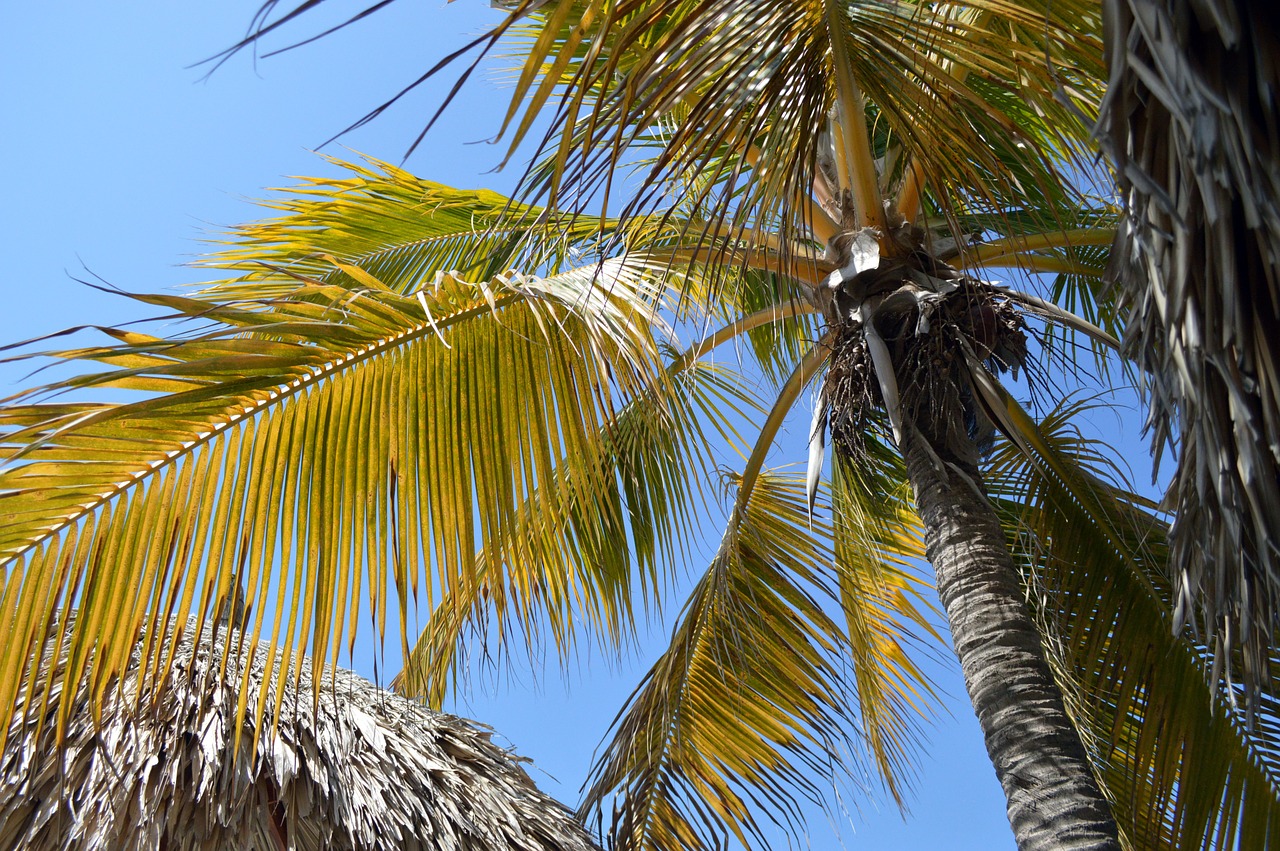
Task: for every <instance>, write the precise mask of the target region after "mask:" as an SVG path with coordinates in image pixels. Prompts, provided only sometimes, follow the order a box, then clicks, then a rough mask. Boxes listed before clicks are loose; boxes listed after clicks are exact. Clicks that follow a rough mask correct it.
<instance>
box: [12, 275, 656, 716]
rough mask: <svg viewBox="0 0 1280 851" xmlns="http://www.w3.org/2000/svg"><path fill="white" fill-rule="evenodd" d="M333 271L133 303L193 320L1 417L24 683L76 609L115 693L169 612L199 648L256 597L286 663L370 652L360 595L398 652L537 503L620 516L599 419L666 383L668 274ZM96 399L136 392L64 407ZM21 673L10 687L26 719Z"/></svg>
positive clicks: (89, 664)
mask: <svg viewBox="0 0 1280 851" xmlns="http://www.w3.org/2000/svg"><path fill="white" fill-rule="evenodd" d="M331 262H332V264H333V271H334V273H335V274H333V275H332V276H330V280H329V281H327V282H326V281H322V280H318V279H314V278H309V277H303V276H299V275H298V274H297V273H296V272H292V271H289V270H287V269H284V268H283V267H274V270H275V273H274V276H271V277H265V278H262V279H255V280H254V281H253V282H251V283H249V282H245V281H243V280H241V281H239V282H233V283H232V284H230V285H228V286H226V287H223V288H218V287H214V288H212V289H210V290H209V291H208V292H206V293H205V294H203V295H200V296H197V297H183V296H169V295H161V296H154V295H152V296H137V297H136V298H137V299H138V300H139V301H142V302H144V303H148V304H152V305H160V306H164V307H167V308H169V309H170V310H172V311H173V317H174V318H178V319H188V320H193V321H195V322H196V323H197V325H198V326H199V327H197V329H196V330H194V331H192V332H190V333H188V334H185V335H175V336H172V337H170V338H167V339H162V338H157V337H152V336H147V335H144V334H141V333H139V332H136V331H111V332H110V333H111V334H112V335H113V336H114V337H115V339H116V341H117V342H115V343H113V344H108V345H104V346H92V347H86V348H81V349H74V350H64V351H60V352H55V353H53V354H55V355H57V356H60V357H63V358H69V359H72V360H74V361H78V362H81V363H84V364H99V365H105V366H106V367H107V369H105V370H101V371H97V372H91V373H87V374H85V375H81V376H77V377H74V378H71V379H67V380H64V381H61V382H58V383H55V384H53V385H51V386H49V387H46V388H40V389H38V390H37V391H32V392H29V393H27V394H23V395H21V396H19V397H17V398H15V399H11V400H9V402H8V403H7V404H6V406H5V407H3V408H0V427H2V428H3V432H2V433H0V457H3V459H4V461H5V466H4V467H3V469H2V470H0V511H3V513H4V514H5V516H6V518H7V522H6V523H5V525H4V527H3V529H2V530H0V558H2V559H3V567H4V569H5V575H6V587H5V596H4V602H3V610H2V611H0V631H2V633H3V634H4V635H5V636H6V638H7V641H6V642H5V647H4V650H3V652H2V654H0V660H2V664H3V666H4V668H5V670H6V671H8V672H10V673H14V674H17V673H21V672H22V671H24V670H26V669H27V667H28V666H30V665H32V664H35V663H36V662H37V661H38V656H37V655H36V651H37V650H38V645H37V643H36V642H37V636H39V635H41V634H47V631H48V630H49V629H50V628H52V625H53V623H54V621H55V620H60V622H61V623H62V624H63V626H62V627H61V628H64V629H65V628H67V626H66V625H67V623H68V621H67V620H66V618H67V617H68V615H67V613H69V612H71V611H72V610H73V609H78V610H79V611H80V613H81V614H80V617H79V618H78V619H77V620H76V622H75V626H74V628H71V634H72V650H71V656H70V662H69V666H70V667H69V668H68V672H69V673H68V675H69V676H70V677H72V678H78V677H80V676H82V675H84V673H85V671H86V670H89V671H90V676H91V681H92V684H93V690H94V691H93V693H94V695H95V696H98V697H100V696H101V695H102V694H103V693H104V690H105V688H106V687H107V684H108V683H109V682H111V680H112V678H113V676H114V675H116V674H118V673H120V671H121V670H122V666H123V665H125V664H126V663H127V660H128V658H129V653H130V652H131V649H132V647H133V644H134V642H135V641H136V640H137V637H138V636H139V635H141V634H143V628H144V624H145V634H146V636H147V639H146V641H147V647H146V653H145V659H146V664H147V665H148V666H150V669H151V671H152V673H153V675H156V676H163V675H164V674H165V673H166V672H167V670H168V665H169V664H171V662H172V658H173V657H172V646H173V638H174V637H173V636H172V635H170V634H169V627H167V626H165V624H167V623H168V622H169V620H168V619H169V618H170V616H175V617H176V619H175V621H174V623H175V624H176V626H175V627H174V629H175V630H176V632H177V633H178V634H179V635H180V634H181V633H182V632H183V631H184V630H185V629H186V626H185V624H186V620H187V618H188V617H189V616H192V617H194V618H195V620H196V622H197V629H198V628H200V624H202V623H203V622H204V621H205V620H206V619H207V618H209V617H218V616H222V617H235V618H237V619H238V620H239V619H242V618H243V617H244V616H242V615H238V614H236V613H233V612H232V611H231V610H232V609H233V608H238V607H239V606H240V605H243V607H244V608H246V609H247V610H248V612H250V613H251V614H250V615H249V616H248V617H249V620H250V621H251V627H249V631H250V633H251V635H252V637H253V638H254V639H255V640H256V638H257V636H258V635H259V633H260V631H261V630H262V629H263V626H264V623H265V624H269V626H270V630H271V635H272V639H273V644H274V643H277V642H278V639H280V638H281V637H283V639H284V641H283V646H282V650H281V653H282V655H283V656H284V657H287V656H288V655H289V654H290V653H291V652H292V653H297V654H299V656H300V654H302V653H303V652H304V650H306V649H307V645H308V643H310V645H311V646H310V652H311V653H312V656H313V662H314V664H315V665H316V666H319V665H322V664H324V663H325V662H326V661H328V660H330V659H334V658H336V657H337V654H338V653H339V651H340V648H341V647H342V645H343V641H342V636H343V634H344V631H345V632H346V633H347V645H348V647H349V646H350V642H351V641H353V640H354V630H355V624H356V622H357V619H358V617H359V613H360V610H361V606H362V601H363V602H364V604H366V605H367V606H368V609H369V617H370V618H371V619H372V621H373V623H374V625H375V628H376V630H377V631H378V633H379V634H385V628H386V618H387V615H388V613H389V611H391V610H393V609H398V610H399V614H400V621H401V635H402V640H403V635H404V619H405V616H406V613H407V610H408V608H409V607H410V606H411V605H412V604H413V600H414V599H415V597H416V595H417V594H418V593H420V592H421V591H425V593H426V594H427V595H428V597H427V599H428V603H430V602H431V599H432V596H433V595H435V594H437V593H439V591H440V590H441V588H443V587H445V586H446V585H447V583H448V582H449V581H450V580H451V579H452V578H454V577H458V576H466V575H467V574H468V572H469V571H470V570H471V569H472V565H473V562H474V553H475V551H476V548H477V546H478V545H480V546H484V547H485V548H487V549H490V550H492V551H494V552H502V551H504V550H505V549H506V548H508V547H514V546H517V545H518V544H519V543H520V541H519V540H518V539H514V538H513V535H514V534H516V532H517V530H516V528H515V518H516V517H517V514H518V511H519V509H520V506H521V505H522V504H523V502H524V500H525V497H526V495H527V494H528V493H529V492H530V491H532V490H534V489H537V488H539V487H540V486H543V485H546V484H548V483H551V482H554V481H558V482H559V485H560V486H559V488H558V490H556V491H555V492H554V493H553V492H550V491H548V493H547V494H546V497H545V500H544V505H545V506H546V508H547V510H548V511H549V512H551V513H552V514H553V515H554V513H555V512H557V511H565V510H567V506H569V505H571V504H573V503H575V502H592V501H595V500H596V499H597V497H599V499H600V503H601V505H602V506H608V504H609V503H608V500H607V497H608V493H600V494H597V493H595V492H593V491H592V489H591V486H592V484H593V483H598V482H599V477H598V476H595V475H594V472H595V468H596V466H597V465H598V464H599V463H600V459H599V458H598V457H597V455H598V453H597V452H596V450H597V448H598V447H599V446H600V445H601V438H600V437H599V432H600V430H601V428H602V423H604V422H605V421H606V420H607V419H608V418H609V416H611V415H612V413H613V411H614V410H615V408H616V407H617V405H618V404H619V402H618V400H619V399H625V398H627V397H628V396H631V395H635V394H638V393H641V392H644V391H645V390H646V389H647V388H648V387H650V386H651V385H652V384H653V383H654V382H655V381H663V380H665V373H664V372H663V371H662V369H661V362H660V359H659V357H658V352H657V348H656V345H657V341H656V340H655V338H654V336H653V334H654V333H655V330H656V329H658V328H660V327H661V324H660V323H658V324H655V321H654V320H655V313H654V311H655V310H656V307H657V303H658V301H659V299H660V297H661V283H660V282H661V276H662V274H663V270H662V269H658V270H654V269H651V268H649V267H647V266H645V265H644V264H643V263H639V262H632V261H627V260H617V261H610V262H608V263H605V264H604V265H601V264H599V263H592V264H590V265H589V266H587V267H585V268H580V269H571V270H566V271H563V272H561V273H559V274H557V275H551V276H548V277H545V278H540V277H533V276H519V275H507V276H499V277H497V278H494V279H493V280H490V281H481V282H469V281H466V280H463V279H460V278H458V277H455V276H453V275H450V274H437V275H436V276H435V278H434V281H432V282H429V283H428V284H427V286H425V287H421V288H419V289H417V290H416V291H414V292H412V293H411V294H404V293H400V292H396V291H394V290H393V289H392V288H390V287H389V286H387V285H386V284H384V283H382V282H380V281H378V280H377V279H375V278H374V277H373V276H372V275H370V274H368V273H367V272H366V271H364V270H362V269H360V268H359V267H357V266H355V265H352V264H351V263H348V262H345V261H342V260H338V259H336V258H335V259H334V260H333V261H331ZM338 272H341V273H344V274H338ZM255 287H257V288H260V289H261V291H262V292H266V293H268V294H269V295H267V296H264V297H259V298H256V299H254V298H248V297H247V296H248V294H249V293H250V292H252V291H254V289H255ZM232 293H234V294H235V295H230V296H229V294H232ZM90 390H92V391H110V392H116V391H122V390H123V391H141V398H138V397H137V396H135V397H134V399H133V400H132V401H122V402H109V403H95V402H81V401H76V399H78V398H79V397H78V396H76V395H73V396H72V397H70V399H69V400H63V398H62V395H61V394H63V392H64V391H76V393H82V392H84V391H90ZM559 466H563V467H564V468H565V474H564V476H563V478H560V479H558V480H557V478H556V477H557V469H558V467H559ZM477 494H479V495H482V496H483V498H482V499H479V498H477ZM393 589H394V593H395V599H394V600H389V599H388V597H389V594H390V593H391V592H392V591H393ZM237 600H238V601H239V602H237ZM60 612H61V613H62V614H59V613H60ZM406 650H407V647H406ZM273 658H274V657H273ZM286 668H287V666H285V667H281V669H280V670H281V672H282V673H281V676H283V672H284V671H285V670H286ZM20 679H21V677H19V676H16V675H15V676H13V677H10V678H9V679H7V680H6V681H5V684H4V685H3V687H0V690H2V693H0V697H3V698H4V699H5V700H7V701H8V702H9V703H10V704H12V701H13V698H14V697H15V694H16V692H14V689H15V688H16V684H17V683H18V682H19V681H20ZM37 679H39V678H38V677H37ZM41 682H43V683H44V684H45V686H46V687H48V686H49V684H50V683H51V682H52V680H48V679H44V680H41ZM31 693H33V694H34V693H36V691H35V690H33V691H32V692H31ZM72 693H73V692H71V691H66V692H65V693H64V694H63V695H62V697H61V698H58V697H57V696H56V695H51V694H50V693H49V692H48V691H46V692H45V693H44V696H43V697H42V698H40V699H41V700H50V699H59V700H61V701H62V703H61V706H62V709H63V710H64V712H63V714H62V715H61V716H60V718H61V721H62V722H63V723H65V720H66V717H65V710H67V709H68V708H69V706H70V702H69V701H70V697H69V695H71V694H72ZM242 708H243V707H242ZM264 708H265V707H264V706H263V705H262V704H261V703H259V704H258V706H257V711H258V712H259V713H260V712H262V711H264Z"/></svg>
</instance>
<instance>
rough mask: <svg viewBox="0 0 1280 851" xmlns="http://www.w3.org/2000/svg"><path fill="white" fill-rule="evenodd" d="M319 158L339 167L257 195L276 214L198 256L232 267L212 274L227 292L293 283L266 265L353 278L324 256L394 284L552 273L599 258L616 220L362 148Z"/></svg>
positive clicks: (407, 286)
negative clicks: (435, 177)
mask: <svg viewBox="0 0 1280 851" xmlns="http://www.w3.org/2000/svg"><path fill="white" fill-rule="evenodd" d="M326 159H327V160H328V162H329V163H330V164H331V165H333V166H336V167H338V168H341V169H342V170H343V172H344V174H343V175H342V176H341V177H332V178H308V179H305V180H304V181H303V182H302V183H301V184H300V185H297V186H294V187H290V188H289V189H286V190H283V192H284V194H283V195H282V196H279V197H276V198H273V199H271V200H268V201H264V202H262V205H263V206H264V207H266V208H267V209H271V210H278V211H279V212H280V213H281V215H280V216H279V217H277V218H274V219H266V220H263V221H257V222H253V223H251V224H247V225H242V226H240V227H238V228H235V229H234V230H233V231H232V232H231V234H230V240H229V242H228V244H227V246H226V247H225V248H223V249H222V250H220V251H218V253H217V254H215V255H213V256H212V257H209V258H206V259H205V260H204V261H203V262H201V263H200V264H198V265H200V266H203V267H207V268H212V269H216V270H218V271H219V272H220V273H223V274H225V273H228V272H230V273H233V274H236V275H238V277H237V278H235V279H234V280H232V281H224V282H220V283H219V291H220V292H221V293H222V294H223V295H224V296H225V297H228V298H232V297H236V294H239V293H247V294H249V296H250V297H253V298H261V297H262V296H264V295H267V292H266V291H265V290H264V289H263V286H264V281H265V280H267V279H272V280H275V281H276V282H277V283H279V284H280V285H281V286H282V287H284V288H285V289H286V290H288V289H289V288H290V287H291V286H292V282H291V281H290V279H289V278H288V277H284V276H281V275H280V274H279V273H278V272H277V271H276V270H274V269H272V268H271V267H272V266H279V267H282V268H286V269H288V270H289V271H290V272H293V273H294V274H297V275H302V276H305V277H311V278H315V279H316V280H320V281H324V282H326V283H329V282H337V283H339V284H340V285H342V286H347V287H351V286H353V285H354V283H355V282H354V281H352V280H349V279H347V273H346V272H344V271H343V270H342V269H341V268H340V267H339V266H337V265H336V264H335V263H334V262H333V260H332V258H342V261H343V262H344V263H347V264H350V265H352V266H355V267H356V268H358V269H359V270H361V272H362V273H364V274H366V275H369V276H371V277H373V278H376V279H377V280H378V281H380V282H381V283H382V284H384V285H386V286H387V287H388V288H390V289H392V290H394V291H396V292H400V293H408V292H411V291H413V290H415V289H418V288H420V287H421V286H423V284H424V283H425V282H428V281H431V280H432V279H433V278H434V277H435V275H436V274H437V273H441V272H452V273H454V274H456V275H458V276H460V277H463V278H465V279H467V280H489V279H490V278H493V277H494V276H495V275H499V274H501V273H503V272H506V271H507V270H509V269H520V270H523V271H525V272H538V273H541V274H544V275H545V274H554V273H556V272H559V271H562V270H564V269H567V268H572V267H577V266H583V265H585V264H587V263H588V262H590V261H591V260H594V259H599V256H600V248H601V247H602V246H604V245H606V244H608V242H609V239H610V237H611V236H612V235H613V234H614V229H615V223H613V222H610V221H607V220H591V221H589V220H583V219H577V220H574V221H570V220H569V217H567V216H564V215H558V214H556V213H554V212H552V211H549V210H546V209H543V208H539V207H531V206H528V205H523V204H518V203H516V202H514V201H512V200H511V199H509V198H506V197H505V196H503V195H500V194H498V193H497V192H491V191H488V190H484V189H478V190H473V189H455V188H453V187H450V186H445V185H443V184H439V183H434V182H432V181H429V180H423V179H421V178H419V177H416V176H414V175H413V174H410V173H409V172H407V171H405V170H404V169H401V168H398V167H396V166H394V165H391V164H390V163H385V162H382V161H380V160H376V159H373V158H370V157H366V158H365V160H366V164H360V163H354V162H346V161H343V160H339V159H336V158H334V157H327V158H326Z"/></svg>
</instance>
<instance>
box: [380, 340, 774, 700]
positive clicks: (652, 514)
mask: <svg viewBox="0 0 1280 851" xmlns="http://www.w3.org/2000/svg"><path fill="white" fill-rule="evenodd" d="M752 405H753V402H752V400H751V399H750V397H748V396H747V395H746V391H745V389H744V388H742V387H740V386H739V384H738V382H737V380H736V378H735V377H734V376H733V375H732V374H730V373H727V372H726V371H725V370H724V369H722V368H719V367H716V366H714V365H709V364H706V363H704V362H701V361H692V362H690V363H689V364H688V365H686V366H683V368H682V370H681V371H680V373H679V374H677V375H673V376H672V379H671V380H670V381H667V382H663V383H661V384H657V385H654V386H653V387H652V388H650V390H649V392H647V393H645V394H643V395H641V396H638V397H636V398H634V399H632V400H631V401H629V402H628V403H627V404H626V406H625V407H624V408H622V410H621V411H619V412H618V414H617V416H616V417H614V418H612V419H610V420H609V421H607V422H606V423H605V424H604V426H603V427H602V428H601V430H600V432H599V437H600V439H601V441H602V443H601V446H599V447H598V448H597V449H596V450H595V457H596V458H597V459H598V461H599V463H598V464H597V465H596V467H595V468H594V469H593V471H592V473H593V474H594V475H595V476H597V477H598V478H599V479H601V481H599V482H597V483H593V484H592V485H591V488H590V489H591V491H592V492H594V493H595V494H597V497H598V498H599V497H600V496H602V495H607V496H608V498H609V502H608V503H607V508H606V507H605V506H604V505H601V504H599V503H585V502H574V503H572V504H570V505H569V506H567V508H566V510H564V511H561V512H559V513H558V514H554V513H552V512H549V511H547V509H546V507H545V506H544V505H543V504H542V503H543V502H544V501H545V499H546V496H545V493H544V490H549V491H552V492H554V491H555V490H557V489H558V488H560V487H561V486H562V485H561V483H560V482H559V480H558V479H559V477H560V476H563V475H565V474H566V473H565V472H564V468H559V469H558V470H557V480H555V481H552V482H549V483H547V484H546V485H545V486H544V487H540V488H538V489H536V490H534V491H533V492H532V493H530V495H529V497H528V499H527V500H526V502H525V504H524V505H523V506H521V509H520V512H519V514H518V516H517V518H516V520H515V527H516V528H517V529H519V530H520V531H519V533H518V534H517V535H516V537H518V538H519V539H520V540H521V541H522V542H523V543H522V545H521V546H520V547H519V548H518V549H513V548H508V549H507V551H493V550H487V549H486V550H481V551H480V552H479V553H478V554H477V556H476V563H475V568H474V570H473V571H471V573H470V574H469V575H468V576H466V577H461V578H460V579H459V580H458V581H456V582H454V583H453V584H452V585H451V586H450V587H449V588H448V589H447V591H446V592H445V594H444V595H443V596H442V598H441V600H440V603H439V604H438V605H437V606H436V607H435V609H434V610H433V611H432V613H431V617H430V620H429V621H428V622H427V624H426V626H425V627H424V628H423V631H422V634H421V635H420V636H419V638H418V641H417V643H416V645H415V646H414V648H413V651H412V653H411V655H410V657H409V658H408V659H407V660H406V662H405V667H404V670H403V671H402V672H401V673H400V674H399V675H398V676H397V677H396V680H395V682H394V683H393V685H394V686H395V687H396V688H397V689H399V690H400V691H402V692H405V693H407V694H411V695H418V696H423V697H425V698H427V700H428V701H429V702H430V703H431V704H432V705H433V706H437V707H438V706H440V705H441V704H442V703H443V701H444V699H445V697H446V696H447V694H448V693H449V691H450V690H451V688H452V687H453V683H454V681H455V680H456V679H457V678H458V677H459V675H460V674H461V673H462V670H461V668H462V666H464V665H465V664H466V662H467V657H468V654H469V653H470V652H471V651H472V649H473V648H474V647H475V646H476V645H480V646H481V647H482V648H483V650H482V652H483V655H484V657H485V658H487V659H493V660H497V659H499V658H500V657H501V656H502V655H503V653H504V652H510V650H511V648H513V647H514V648H518V649H517V650H516V651H515V652H516V653H518V654H519V655H528V656H529V658H533V656H534V655H535V654H536V653H537V648H538V647H539V646H540V645H541V644H542V643H543V642H542V641H540V640H539V638H540V635H539V634H540V632H542V631H546V632H548V633H550V635H551V637H552V639H553V641H554V644H555V647H556V649H557V650H558V651H559V654H560V656H561V659H562V660H563V659H566V658H567V657H568V655H569V653H570V652H571V651H572V649H573V647H574V646H575V643H576V642H575V635H576V634H577V632H578V631H580V630H581V629H582V628H583V627H584V626H589V627H590V629H591V630H592V631H593V632H595V633H597V634H599V635H601V636H603V637H604V638H605V639H606V646H607V648H608V649H609V650H610V651H613V652H616V651H617V650H619V649H621V648H623V647H625V646H626V644H627V643H628V641H629V639H630V638H631V637H632V636H631V634H630V629H631V626H632V621H631V615H632V612H631V609H630V607H631V605H632V604H631V595H632V587H633V584H635V583H638V585H639V588H640V591H641V597H640V600H641V603H642V604H643V606H644V607H645V609H646V610H647V611H646V614H652V611H648V610H651V609H653V608H656V607H659V606H660V605H661V595H662V589H663V587H664V585H665V583H666V582H668V581H670V580H671V579H672V578H673V577H672V576H671V574H670V573H669V571H670V570H671V569H672V568H673V567H674V566H676V565H677V564H681V563H683V561H684V558H685V557H686V556H687V553H685V552H684V551H683V550H684V543H683V542H684V541H686V540H692V539H693V538H694V536H695V535H696V531H695V526H694V524H695V523H696V522H697V521H698V520H699V518H701V517H702V516H703V514H704V512H703V510H702V502H703V499H704V497H705V495H704V494H703V493H701V491H700V490H699V489H698V488H697V485H696V483H697V482H698V481H699V480H700V478H702V477H705V476H706V474H707V473H708V472H709V469H710V464H711V463H712V461H713V459H712V455H711V444H710V442H709V439H708V436H707V435H706V434H704V430H705V429H706V428H707V427H708V426H711V427H714V428H716V429H718V430H724V429H727V428H732V427H733V426H732V424H731V423H730V422H729V421H728V420H729V418H734V417H739V418H740V417H741V416H742V414H743V413H744V411H745V410H749V409H750V408H751V407H752ZM699 474H701V476H700V475H699ZM549 520H550V521H552V522H548V521H549ZM601 593H604V594H607V595H609V596H610V600H609V603H610V604H609V605H607V606H604V605H601V604H599V602H598V600H597V597H598V595H599V594H601ZM620 616H622V617H621V618H620ZM473 642H474V643H473Z"/></svg>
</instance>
